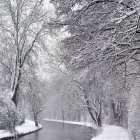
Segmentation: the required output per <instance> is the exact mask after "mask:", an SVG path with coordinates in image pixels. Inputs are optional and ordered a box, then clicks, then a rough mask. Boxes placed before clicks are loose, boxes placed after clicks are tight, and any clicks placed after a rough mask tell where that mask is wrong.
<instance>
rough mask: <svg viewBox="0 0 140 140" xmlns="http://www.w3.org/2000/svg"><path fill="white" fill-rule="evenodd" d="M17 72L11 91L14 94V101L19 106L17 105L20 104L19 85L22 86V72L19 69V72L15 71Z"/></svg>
mask: <svg viewBox="0 0 140 140" xmlns="http://www.w3.org/2000/svg"><path fill="white" fill-rule="evenodd" d="M15 72H16V74H15V77H14V80H13V82H12V85H11V90H12V92H13V96H12V101H13V102H14V103H15V105H16V106H17V104H18V92H19V84H20V80H21V71H20V70H18V69H17V71H15Z"/></svg>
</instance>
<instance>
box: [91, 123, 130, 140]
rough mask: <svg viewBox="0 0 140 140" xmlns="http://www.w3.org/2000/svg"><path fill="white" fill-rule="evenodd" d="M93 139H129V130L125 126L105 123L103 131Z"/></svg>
mask: <svg viewBox="0 0 140 140" xmlns="http://www.w3.org/2000/svg"><path fill="white" fill-rule="evenodd" d="M92 140H129V136H128V132H127V130H126V129H125V128H122V127H119V126H112V125H104V126H103V132H102V133H101V134H100V135H99V136H97V137H95V138H92Z"/></svg>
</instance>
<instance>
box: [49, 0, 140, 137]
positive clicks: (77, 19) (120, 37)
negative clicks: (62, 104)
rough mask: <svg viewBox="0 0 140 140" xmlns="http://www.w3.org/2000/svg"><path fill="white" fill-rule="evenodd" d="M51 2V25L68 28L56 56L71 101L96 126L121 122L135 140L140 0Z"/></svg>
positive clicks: (139, 128)
mask: <svg viewBox="0 0 140 140" xmlns="http://www.w3.org/2000/svg"><path fill="white" fill-rule="evenodd" d="M51 2H52V3H53V4H54V6H55V8H56V15H57V16H56V18H55V19H53V20H52V22H51V23H50V26H51V27H52V29H55V30H58V29H59V30H60V29H62V30H63V31H65V32H66V33H65V35H63V36H62V38H61V43H59V47H60V50H59V56H60V60H61V62H62V63H63V64H65V68H66V69H65V70H64V67H63V66H62V67H61V72H63V74H64V73H65V74H66V75H68V76H69V78H70V79H71V80H70V81H71V84H70V85H69V86H70V87H71V86H72V87H71V88H70V92H69V91H68V92H69V93H70V95H71V96H72V95H73V103H74V104H76V105H77V106H79V107H82V108H86V110H87V111H88V112H89V114H90V116H91V118H92V120H93V121H94V123H95V124H96V125H98V126H102V124H103V123H109V124H115V125H119V126H123V127H125V128H128V131H129V134H130V137H131V139H133V140H139V139H140V119H139V117H140V112H139V106H140V103H139V100H140V94H139V81H140V79H139V68H140V67H139V66H140V65H139V62H140V58H139V56H140V55H139V53H140V47H139V45H140V38H139V35H140V22H139V21H140V16H139V15H140V3H139V1H135V0H52V1H51ZM59 68H60V67H59ZM69 99H70V98H69Z"/></svg>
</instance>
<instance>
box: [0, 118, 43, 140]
mask: <svg viewBox="0 0 140 140" xmlns="http://www.w3.org/2000/svg"><path fill="white" fill-rule="evenodd" d="M41 128H42V126H41V125H39V127H36V126H35V124H34V122H33V121H29V120H26V121H25V123H24V124H22V125H20V126H17V127H16V131H17V133H18V135H19V136H21V135H25V134H29V133H32V132H35V131H37V130H39V129H41ZM12 136H13V134H11V133H10V132H8V131H5V130H0V139H2V138H8V137H12Z"/></svg>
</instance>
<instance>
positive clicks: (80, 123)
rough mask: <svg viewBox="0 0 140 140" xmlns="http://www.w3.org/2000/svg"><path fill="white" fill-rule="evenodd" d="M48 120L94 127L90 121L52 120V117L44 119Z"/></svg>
mask: <svg viewBox="0 0 140 140" xmlns="http://www.w3.org/2000/svg"><path fill="white" fill-rule="evenodd" d="M44 120H46V121H53V122H62V123H67V124H76V125H83V126H87V127H93V125H92V123H89V122H75V121H63V120H51V119H44Z"/></svg>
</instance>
